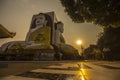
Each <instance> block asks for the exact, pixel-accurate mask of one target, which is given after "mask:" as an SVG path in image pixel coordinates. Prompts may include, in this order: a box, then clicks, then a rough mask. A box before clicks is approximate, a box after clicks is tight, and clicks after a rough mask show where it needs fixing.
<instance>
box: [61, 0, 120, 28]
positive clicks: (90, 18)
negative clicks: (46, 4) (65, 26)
mask: <svg viewBox="0 0 120 80" xmlns="http://www.w3.org/2000/svg"><path fill="white" fill-rule="evenodd" d="M60 1H61V4H62V5H63V6H64V7H65V12H67V14H68V15H69V16H70V18H71V19H72V20H73V21H74V22H77V23H81V22H92V23H94V24H97V25H100V26H104V27H109V26H112V27H119V25H120V0H60Z"/></svg>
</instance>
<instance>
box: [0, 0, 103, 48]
mask: <svg viewBox="0 0 120 80" xmlns="http://www.w3.org/2000/svg"><path fill="white" fill-rule="evenodd" d="M50 11H54V12H55V13H56V17H57V19H58V20H59V21H62V22H63V23H64V33H63V36H64V37H65V40H66V42H67V43H68V44H71V45H73V46H75V47H77V46H76V44H75V41H76V40H77V39H81V40H82V41H83V46H85V47H87V46H88V45H89V44H95V43H96V41H97V34H98V33H99V32H101V31H102V29H101V28H100V27H98V26H96V25H93V24H90V23H79V24H78V23H74V22H72V20H71V19H70V18H69V16H68V15H67V14H66V13H65V12H64V7H62V5H61V3H60V1H59V0H0V24H2V25H3V26H4V27H6V28H7V29H8V30H9V31H12V32H16V33H17V34H16V36H15V37H14V38H12V39H11V38H9V39H0V45H1V44H3V43H5V42H9V41H19V40H20V41H23V40H25V37H26V34H27V32H28V30H29V26H30V23H31V19H32V16H33V15H34V14H38V13H40V12H43V13H44V12H50Z"/></svg>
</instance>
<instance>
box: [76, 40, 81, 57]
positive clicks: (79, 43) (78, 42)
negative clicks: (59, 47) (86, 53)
mask: <svg viewBox="0 0 120 80" xmlns="http://www.w3.org/2000/svg"><path fill="white" fill-rule="evenodd" d="M76 44H77V45H79V46H80V50H81V52H82V41H81V40H77V41H76ZM79 53H80V51H79ZM81 55H82V54H81Z"/></svg>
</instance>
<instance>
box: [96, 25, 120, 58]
mask: <svg viewBox="0 0 120 80" xmlns="http://www.w3.org/2000/svg"><path fill="white" fill-rule="evenodd" d="M119 36H120V27H118V28H112V27H109V28H106V29H105V30H104V33H102V35H101V36H99V38H98V42H97V45H98V46H99V48H100V49H101V51H102V50H103V49H104V48H109V49H110V52H109V55H108V58H109V60H111V59H113V60H120V37H119Z"/></svg>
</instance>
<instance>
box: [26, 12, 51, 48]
mask: <svg viewBox="0 0 120 80" xmlns="http://www.w3.org/2000/svg"><path fill="white" fill-rule="evenodd" d="M48 18H49V21H48ZM48 22H50V17H48V16H47V15H45V14H43V13H40V14H38V15H37V16H35V17H34V19H33V21H32V23H31V27H30V30H29V32H28V34H27V37H26V43H27V45H26V48H34V49H35V48H37V49H53V47H52V45H51V44H50V40H51V26H50V25H48V24H47V23H48Z"/></svg>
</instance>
